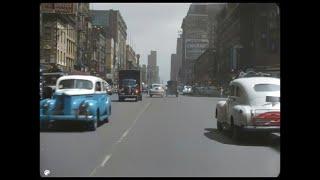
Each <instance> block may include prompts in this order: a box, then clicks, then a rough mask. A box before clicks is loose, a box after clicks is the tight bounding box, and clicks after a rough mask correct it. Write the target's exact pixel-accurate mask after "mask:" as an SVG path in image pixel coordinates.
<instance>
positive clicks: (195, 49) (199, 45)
mask: <svg viewBox="0 0 320 180" xmlns="http://www.w3.org/2000/svg"><path fill="white" fill-rule="evenodd" d="M208 45H209V40H208V39H186V41H185V47H186V51H185V52H186V59H197V58H198V57H199V56H200V55H201V54H202V53H203V52H204V51H205V50H206V49H207V48H208Z"/></svg>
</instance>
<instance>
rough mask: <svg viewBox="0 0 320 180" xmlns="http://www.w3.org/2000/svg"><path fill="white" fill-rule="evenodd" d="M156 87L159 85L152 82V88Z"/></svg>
mask: <svg viewBox="0 0 320 180" xmlns="http://www.w3.org/2000/svg"><path fill="white" fill-rule="evenodd" d="M156 87H161V85H160V84H153V85H152V88H156Z"/></svg>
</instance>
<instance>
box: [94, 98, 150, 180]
mask: <svg viewBox="0 0 320 180" xmlns="http://www.w3.org/2000/svg"><path fill="white" fill-rule="evenodd" d="M150 104H151V102H148V104H146V106H145V107H144V108H143V110H142V111H140V112H139V114H138V116H137V117H136V119H135V120H134V121H133V123H132V125H131V126H130V127H129V128H128V129H127V130H126V131H125V132H124V133H123V135H122V136H121V137H120V139H119V140H118V141H117V142H116V143H114V144H112V146H111V151H112V149H113V147H114V146H115V145H117V144H118V143H120V142H122V140H123V138H124V137H125V136H127V135H128V133H129V131H130V130H131V129H132V127H133V126H134V125H135V123H136V122H137V120H138V119H139V118H140V116H141V115H142V113H144V112H145V111H146V110H147V109H148V107H149V106H150ZM111 155H112V154H108V155H107V156H106V157H105V159H104V160H103V162H102V163H101V164H100V167H104V165H105V164H106V163H107V162H108V160H109V159H110V158H111ZM97 168H99V166H97V167H96V168H94V169H93V171H92V172H91V173H90V175H89V176H93V174H95V173H96V171H97Z"/></svg>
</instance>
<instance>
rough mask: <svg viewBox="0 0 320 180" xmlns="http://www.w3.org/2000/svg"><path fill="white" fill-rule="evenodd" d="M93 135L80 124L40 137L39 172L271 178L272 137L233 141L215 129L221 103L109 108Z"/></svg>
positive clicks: (204, 100) (276, 157) (202, 100)
mask: <svg viewBox="0 0 320 180" xmlns="http://www.w3.org/2000/svg"><path fill="white" fill-rule="evenodd" d="M112 99H113V102H112V117H111V120H110V122H109V123H106V124H103V125H101V126H100V127H99V128H98V129H97V131H95V132H89V131H86V130H85V129H84V128H83V127H81V126H80V125H79V126H78V127H77V126H76V125H72V124H71V125H63V126H61V125H60V126H56V127H54V128H53V129H52V130H50V131H46V132H40V174H41V176H45V175H44V171H45V170H49V171H50V173H48V174H47V176H48V177H66V176H75V177H87V176H93V177H116V176H121V177H145V176H148V177H178V176H179V177H195V176H197V177H221V176H262V177H266V176H278V175H279V173H280V148H279V146H280V145H279V142H280V141H279V139H280V138H279V136H275V135H270V136H256V135H253V136H248V137H247V138H246V139H245V140H244V141H242V142H233V141H232V140H231V139H230V138H229V137H228V135H227V134H226V133H219V132H217V130H216V119H215V118H214V117H213V110H214V108H215V105H216V103H217V101H218V100H220V99H221V98H211V97H210V98H208V97H189V96H179V97H178V98H176V97H175V96H170V97H165V98H160V97H153V98H149V97H144V98H143V101H142V102H141V101H140V102H117V96H116V95H113V96H112Z"/></svg>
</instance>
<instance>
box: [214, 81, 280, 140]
mask: <svg viewBox="0 0 320 180" xmlns="http://www.w3.org/2000/svg"><path fill="white" fill-rule="evenodd" d="M215 117H216V119H217V128H218V130H219V131H222V130H224V129H228V130H230V131H231V132H232V133H231V134H232V138H233V139H235V140H237V139H240V138H241V137H242V135H243V134H244V133H246V132H268V133H270V132H279V131H280V79H278V78H272V77H246V78H239V79H235V80H233V81H231V82H230V96H229V97H228V98H227V100H226V101H219V102H218V104H217V106H216V110H215Z"/></svg>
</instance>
